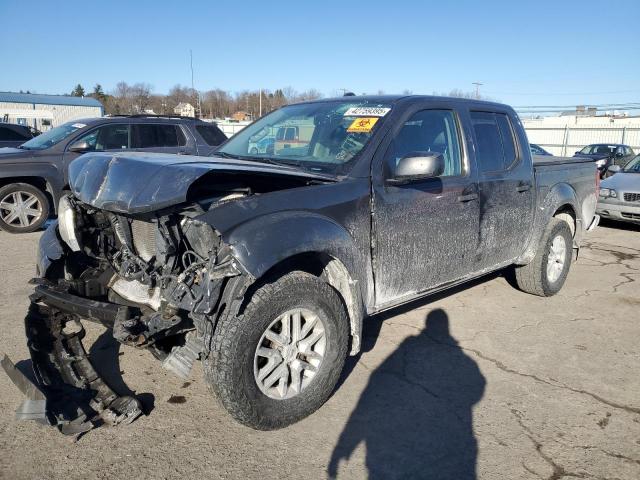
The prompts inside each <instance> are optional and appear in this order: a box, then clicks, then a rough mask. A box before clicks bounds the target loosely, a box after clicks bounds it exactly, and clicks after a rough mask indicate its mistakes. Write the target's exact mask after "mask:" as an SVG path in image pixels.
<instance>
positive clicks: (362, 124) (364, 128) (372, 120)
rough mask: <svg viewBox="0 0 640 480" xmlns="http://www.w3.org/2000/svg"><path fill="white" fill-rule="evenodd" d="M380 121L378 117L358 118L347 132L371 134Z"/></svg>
mask: <svg viewBox="0 0 640 480" xmlns="http://www.w3.org/2000/svg"><path fill="white" fill-rule="evenodd" d="M377 121H378V117H362V118H356V119H355V120H354V121H353V122H352V123H351V125H349V128H347V132H349V133H369V132H370V131H371V129H372V128H373V126H374V125H375V124H376V122H377Z"/></svg>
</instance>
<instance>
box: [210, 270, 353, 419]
mask: <svg viewBox="0 0 640 480" xmlns="http://www.w3.org/2000/svg"><path fill="white" fill-rule="evenodd" d="M348 325H349V320H348V317H347V313H346V311H345V307H344V304H343V303H342V300H341V299H340V297H339V295H338V294H337V292H336V291H335V290H334V289H333V288H331V286H329V285H328V284H327V283H325V282H323V281H322V280H320V279H319V278H317V277H314V276H313V275H310V274H308V273H304V272H292V273H289V274H287V275H285V276H283V277H281V278H280V279H278V280H276V281H275V282H273V283H268V284H266V285H264V286H263V287H261V288H260V289H259V290H257V291H256V292H255V293H254V294H253V296H252V298H251V300H250V302H249V303H248V305H247V306H246V308H245V310H244V312H243V314H242V315H241V316H240V317H238V318H233V317H232V318H225V319H222V320H221V321H220V323H219V324H218V325H217V326H216V332H215V334H214V337H213V342H212V349H211V352H210V355H209V356H208V358H207V359H206V360H205V362H204V370H205V378H206V380H207V382H208V383H209V385H210V386H211V388H212V390H213V391H214V393H215V394H216V396H217V397H218V398H219V400H220V401H221V403H222V405H223V406H224V407H225V408H226V409H227V411H229V413H230V414H231V415H232V416H233V417H234V418H235V419H236V420H238V421H239V422H241V423H243V424H245V425H248V426H250V427H252V428H255V429H258V430H272V429H277V428H282V427H286V426H287V425H290V424H292V423H295V422H297V421H299V420H301V419H303V418H304V417H306V416H308V415H310V414H311V413H313V412H314V411H316V410H317V409H318V408H320V406H322V404H323V403H324V402H325V401H326V400H327V398H329V395H331V392H332V391H333V389H334V387H335V385H336V383H337V381H338V378H339V376H340V372H341V371H342V367H343V365H344V361H345V358H346V355H347V346H348V340H349V330H348Z"/></svg>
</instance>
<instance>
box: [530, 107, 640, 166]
mask: <svg viewBox="0 0 640 480" xmlns="http://www.w3.org/2000/svg"><path fill="white" fill-rule="evenodd" d="M521 119H522V124H523V126H524V128H525V130H526V131H527V136H528V137H529V142H531V143H535V144H537V145H540V146H541V147H542V148H544V149H545V150H548V151H549V152H550V153H552V154H554V155H561V156H565V155H568V156H571V155H573V154H574V153H575V152H576V151H578V150H580V149H581V148H582V147H584V146H585V145H589V144H593V143H614V144H617V143H621V144H624V145H629V146H630V147H631V148H632V149H633V150H634V151H635V152H636V153H640V117H619V118H615V117H606V116H604V115H602V116H587V115H562V116H557V117H543V118H526V117H524V118H522V117H521Z"/></svg>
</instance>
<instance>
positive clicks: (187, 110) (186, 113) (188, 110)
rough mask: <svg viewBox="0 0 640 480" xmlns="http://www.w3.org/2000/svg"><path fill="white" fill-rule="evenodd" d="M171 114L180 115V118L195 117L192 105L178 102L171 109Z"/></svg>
mask: <svg viewBox="0 0 640 480" xmlns="http://www.w3.org/2000/svg"><path fill="white" fill-rule="evenodd" d="M173 113H175V114H176V115H180V116H181V117H195V116H196V109H195V108H193V105H191V104H190V103H186V102H180V103H179V104H178V105H176V108H174V109H173Z"/></svg>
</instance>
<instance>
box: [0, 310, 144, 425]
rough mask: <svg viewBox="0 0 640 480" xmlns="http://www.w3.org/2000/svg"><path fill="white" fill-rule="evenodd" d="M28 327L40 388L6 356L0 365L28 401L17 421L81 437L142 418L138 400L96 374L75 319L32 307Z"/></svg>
mask: <svg viewBox="0 0 640 480" xmlns="http://www.w3.org/2000/svg"><path fill="white" fill-rule="evenodd" d="M25 327H26V334H27V340H28V347H29V353H30V354H31V360H32V363H33V371H34V374H35V377H36V382H37V385H35V384H34V383H33V382H31V380H29V379H28V378H27V377H26V376H25V375H24V374H23V373H22V372H20V371H19V370H18V369H17V368H16V367H15V366H14V365H13V363H12V362H11V361H10V360H9V358H8V357H5V358H4V359H3V360H2V361H1V362H0V363H1V365H2V367H3V369H4V371H5V372H6V373H7V375H8V376H9V378H10V379H11V380H12V381H13V383H14V384H15V385H16V386H17V387H18V388H19V389H20V391H21V392H22V393H23V394H24V395H25V396H26V397H27V399H26V400H25V402H24V403H23V404H22V405H21V406H20V407H19V408H18V411H17V412H16V415H17V418H19V419H32V420H36V421H39V422H42V423H48V424H49V425H54V426H56V427H58V429H59V430H60V431H61V432H62V433H63V434H65V435H79V434H82V433H84V432H87V431H89V430H91V429H92V428H95V427H97V426H100V425H102V424H108V425H114V426H115V425H120V424H129V423H131V422H133V421H134V420H135V419H136V418H138V417H139V416H140V415H141V414H142V409H141V406H140V402H139V401H138V400H137V399H136V398H133V397H130V396H119V395H117V394H116V393H115V392H114V391H113V390H112V389H111V388H110V387H109V386H108V385H107V384H106V383H105V381H104V380H103V379H102V378H101V377H100V376H99V375H98V373H97V372H96V370H95V369H94V367H93V365H92V364H91V362H90V361H89V357H88V355H87V352H86V351H85V349H84V346H83V345H82V338H83V337H84V334H85V330H84V328H83V326H82V324H81V323H80V321H79V320H78V319H77V317H76V316H75V315H70V314H65V313H62V312H60V311H59V310H56V309H55V308H49V307H45V306H42V305H38V304H36V303H32V304H31V305H30V307H29V312H28V313H27V316H26V318H25Z"/></svg>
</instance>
